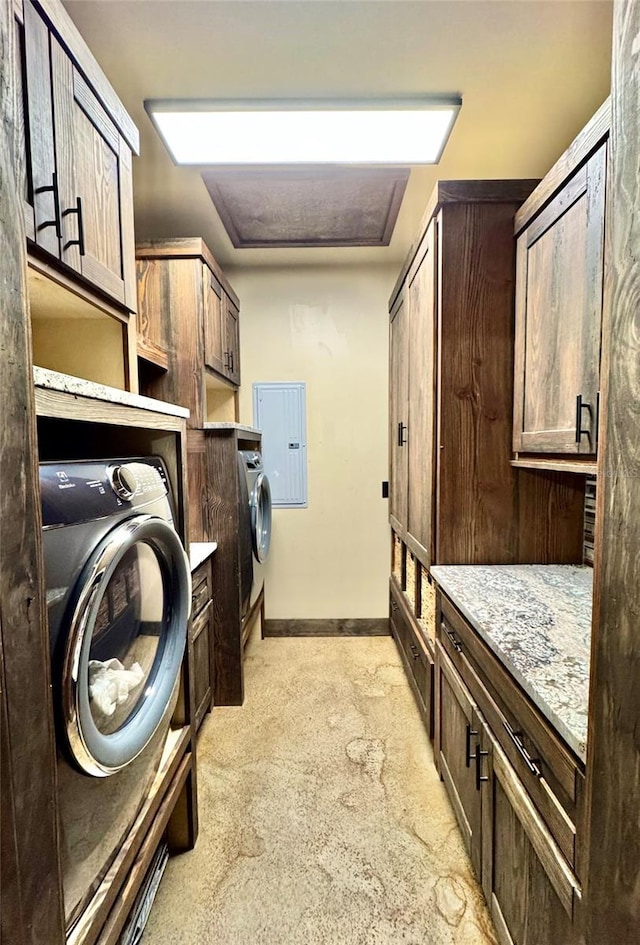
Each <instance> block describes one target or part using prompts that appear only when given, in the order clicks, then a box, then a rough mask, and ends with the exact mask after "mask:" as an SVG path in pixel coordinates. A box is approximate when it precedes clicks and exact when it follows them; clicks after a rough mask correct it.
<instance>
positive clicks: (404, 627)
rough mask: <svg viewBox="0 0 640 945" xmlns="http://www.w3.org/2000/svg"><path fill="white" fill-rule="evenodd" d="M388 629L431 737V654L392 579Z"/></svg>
mask: <svg viewBox="0 0 640 945" xmlns="http://www.w3.org/2000/svg"><path fill="white" fill-rule="evenodd" d="M389 626H390V627H391V634H392V636H393V638H394V639H395V641H396V643H397V645H398V650H399V652H400V656H401V657H402V661H403V663H404V666H405V670H406V673H407V678H408V679H409V682H410V684H411V688H412V689H413V693H414V695H415V697H416V701H417V703H418V708H419V709H420V714H421V715H422V718H423V720H424V724H425V728H426V729H427V733H428V735H429V738H433V655H432V652H431V649H430V647H429V645H428V644H427V643H426V641H425V638H424V635H423V634H422V633H421V632H420V630H419V628H418V627H417V626H416V622H415V619H414V618H413V616H412V614H411V613H410V612H409V610H408V608H407V606H406V605H405V603H404V601H403V600H402V594H401V592H400V591H399V590H398V589H397V587H396V586H395V584H394V583H393V579H392V583H391V594H390V597H389Z"/></svg>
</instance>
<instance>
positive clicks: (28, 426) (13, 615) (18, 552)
mask: <svg viewBox="0 0 640 945" xmlns="http://www.w3.org/2000/svg"><path fill="white" fill-rule="evenodd" d="M0 7H1V10H0V57H1V59H2V62H3V64H4V67H3V69H2V70H0V125H1V126H2V128H3V135H2V137H1V138H0V244H1V245H2V247H3V250H2V253H0V300H1V306H0V307H1V309H2V318H1V319H0V349H1V350H2V352H3V357H2V358H0V390H1V391H2V415H3V423H2V429H1V430H0V613H1V614H2V617H1V623H0V633H1V649H2V654H1V655H2V662H3V672H2V678H1V679H0V682H1V683H2V694H1V696H0V699H1V705H2V708H1V709H0V713H1V715H2V720H1V729H2V731H1V733H0V734H1V739H0V741H1V748H2V758H1V764H2V824H1V826H2V840H1V858H2V859H1V869H2V919H1V923H2V925H1V929H2V938H3V941H6V942H7V943H9V942H11V945H42V943H43V942H46V943H47V945H62V943H63V942H64V920H63V908H62V895H61V880H60V867H59V856H58V836H57V822H56V807H55V803H56V802H55V798H56V782H55V749H54V733H53V707H52V704H51V689H50V686H51V679H50V664H49V640H48V633H47V624H46V609H45V600H44V588H43V585H42V580H41V575H42V571H43V564H42V547H41V517H40V504H39V486H38V468H37V448H36V439H35V408H34V399H33V383H32V377H31V350H30V336H29V327H28V326H29V315H28V310H27V302H26V298H27V296H26V255H25V244H26V239H25V233H24V228H23V223H22V201H21V195H20V194H19V191H18V187H17V184H16V180H15V177H14V167H15V166H16V155H17V150H18V147H19V136H18V120H17V116H16V112H15V108H16V103H17V95H16V82H15V76H16V70H17V68H18V61H17V49H16V46H15V28H14V13H13V7H12V5H11V4H7V3H5V4H1V5H0ZM9 353H10V356H9ZM25 681H28V684H25ZM34 857H35V859H34ZM5 883H6V884H7V885H6V886H5ZM5 890H6V893H7V894H9V895H10V896H11V897H12V898H11V901H10V903H9V905H8V907H7V915H6V916H5V903H6V899H5V895H6V893H5ZM14 896H15V899H14V898H13V897H14ZM10 920H11V922H12V927H11V928H10V929H9V928H8V927H7V924H6V923H7V922H8V921H10ZM14 921H15V923H16V924H15V925H13V922H14Z"/></svg>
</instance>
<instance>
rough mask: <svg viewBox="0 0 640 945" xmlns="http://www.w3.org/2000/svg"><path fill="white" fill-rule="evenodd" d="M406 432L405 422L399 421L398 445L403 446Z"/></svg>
mask: <svg viewBox="0 0 640 945" xmlns="http://www.w3.org/2000/svg"><path fill="white" fill-rule="evenodd" d="M406 432H407V425H406V423H402V421H400V423H399V424H398V446H404V445H405V443H406V442H407V438H406V436H405V433H406Z"/></svg>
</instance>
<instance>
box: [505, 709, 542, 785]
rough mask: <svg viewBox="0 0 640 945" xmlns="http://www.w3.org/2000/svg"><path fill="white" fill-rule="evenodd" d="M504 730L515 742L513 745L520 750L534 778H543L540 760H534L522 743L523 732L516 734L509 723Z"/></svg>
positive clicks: (506, 723)
mask: <svg viewBox="0 0 640 945" xmlns="http://www.w3.org/2000/svg"><path fill="white" fill-rule="evenodd" d="M504 730H505V732H506V733H507V735H508V736H509V738H510V739H511V741H512V742H513V744H514V745H515V746H516V748H517V749H518V753H519V755H520V756H521V758H522V760H523V761H524V763H525V764H526V766H527V768H528V769H529V771H530V772H531V774H532V775H533V776H534V778H541V777H542V771H541V769H540V759H539V758H532V757H531V755H530V754H529V752H528V751H527V749H526V748H525V747H524V744H523V742H522V732H514V730H513V729H512V728H511V726H510V725H509V723H508V722H505V723H504Z"/></svg>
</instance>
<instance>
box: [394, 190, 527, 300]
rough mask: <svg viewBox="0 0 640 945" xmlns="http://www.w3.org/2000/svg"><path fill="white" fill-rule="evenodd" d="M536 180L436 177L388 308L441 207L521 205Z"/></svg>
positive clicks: (395, 297)
mask: <svg viewBox="0 0 640 945" xmlns="http://www.w3.org/2000/svg"><path fill="white" fill-rule="evenodd" d="M538 183H539V179H538V178H535V179H532V180H439V181H438V182H437V184H436V186H435V188H434V189H433V191H432V193H431V197H430V198H429V202H428V203H427V208H426V210H425V212H424V213H423V215H422V220H421V221H420V225H419V226H418V236H417V237H416V239H415V240H414V241H413V243H412V244H411V248H410V249H409V252H408V253H407V256H406V259H405V262H404V264H403V266H402V269H401V270H400V274H399V276H398V278H397V279H396V283H395V285H394V287H393V291H392V292H391V296H390V297H389V308H390V309H392V308H393V306H394V305H395V303H396V300H397V297H398V294H399V292H400V289H401V288H402V286H403V283H404V282H405V281H407V277H408V276H409V274H410V272H409V271H410V269H411V268H412V266H416V264H417V260H416V256H417V255H418V253H419V250H420V246H421V243H422V241H423V240H424V237H425V234H426V232H427V230H428V228H429V224H430V223H431V221H432V220H433V218H434V217H436V216H437V215H438V212H439V211H440V210H441V209H442V207H444V206H446V205H447V204H449V203H461V202H464V203H517V204H518V205H520V204H522V203H523V201H525V200H526V199H527V197H529V195H530V194H531V191H532V190H533V189H534V187H536V185H537V184H538Z"/></svg>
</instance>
